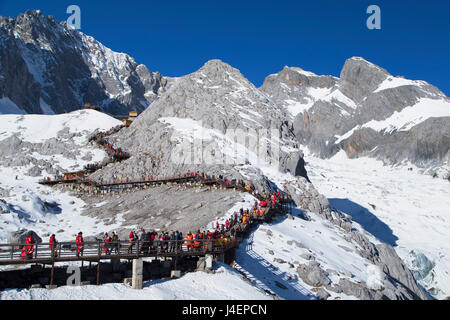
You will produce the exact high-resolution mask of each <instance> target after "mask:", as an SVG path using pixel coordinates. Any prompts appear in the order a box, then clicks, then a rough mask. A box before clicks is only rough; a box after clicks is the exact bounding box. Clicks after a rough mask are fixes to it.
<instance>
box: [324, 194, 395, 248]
mask: <svg viewBox="0 0 450 320" xmlns="http://www.w3.org/2000/svg"><path fill="white" fill-rule="evenodd" d="M328 201H329V202H330V208H331V210H334V211H338V212H343V213H346V214H348V215H349V216H351V217H352V218H353V221H355V222H357V223H359V224H360V225H361V226H362V227H363V228H364V229H365V230H366V231H367V232H369V233H371V234H372V235H373V236H375V237H376V238H377V239H378V240H380V241H382V242H384V243H387V244H389V245H391V246H394V247H395V246H396V245H397V240H398V237H397V236H396V235H394V233H393V231H392V229H391V228H389V226H388V225H387V224H386V223H384V222H383V221H381V220H380V219H379V218H378V217H377V216H375V215H374V214H373V213H371V212H370V211H369V210H368V209H367V208H364V207H362V206H361V205H359V204H357V203H355V202H353V201H351V200H349V199H328Z"/></svg>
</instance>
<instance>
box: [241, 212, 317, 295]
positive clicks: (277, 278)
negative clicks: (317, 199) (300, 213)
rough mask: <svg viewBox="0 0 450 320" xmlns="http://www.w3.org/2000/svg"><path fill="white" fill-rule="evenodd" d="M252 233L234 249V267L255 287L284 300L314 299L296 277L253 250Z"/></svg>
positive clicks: (278, 220)
mask: <svg viewBox="0 0 450 320" xmlns="http://www.w3.org/2000/svg"><path fill="white" fill-rule="evenodd" d="M284 219H285V217H284ZM284 219H283V220H284ZM279 222H280V219H277V221H276V222H275V223H279ZM253 234H254V231H251V234H250V236H249V238H246V239H244V240H243V241H242V242H241V244H240V245H239V248H238V250H236V257H235V266H234V267H235V269H236V270H238V271H239V272H241V273H242V274H244V275H245V277H246V278H247V279H248V280H249V281H250V282H251V283H252V284H253V285H254V286H255V287H257V288H258V289H260V290H262V291H265V292H267V293H268V294H271V295H276V296H278V297H280V298H283V299H286V300H315V299H316V297H315V295H314V294H313V293H312V292H311V291H310V290H309V289H307V288H305V287H303V286H302V285H301V284H300V283H299V281H298V280H297V279H289V278H288V274H286V272H283V271H281V270H280V269H278V268H277V267H275V266H273V265H272V264H271V263H270V262H269V261H267V260H266V259H265V258H264V257H262V256H260V255H259V254H258V253H256V252H255V251H253Z"/></svg>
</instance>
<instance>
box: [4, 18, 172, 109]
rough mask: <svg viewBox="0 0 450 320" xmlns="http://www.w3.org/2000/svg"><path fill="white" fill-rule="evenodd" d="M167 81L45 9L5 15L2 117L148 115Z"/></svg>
mask: <svg viewBox="0 0 450 320" xmlns="http://www.w3.org/2000/svg"><path fill="white" fill-rule="evenodd" d="M166 82H167V80H166V79H165V78H163V77H162V76H161V74H160V73H158V72H150V71H149V70H148V69H147V67H146V66H144V65H142V64H140V65H138V64H137V63H136V62H135V61H134V59H133V58H131V57H130V56H128V55H127V54H124V53H117V52H114V51H112V50H110V49H109V48H107V47H105V46H104V45H102V44H101V43H100V42H98V41H96V40H95V39H94V38H92V37H90V36H87V35H85V34H83V33H81V32H79V31H77V30H73V29H70V28H68V27H67V26H66V23H65V22H62V23H60V22H56V21H55V20H54V18H53V17H52V16H45V15H44V14H43V13H42V12H41V11H39V10H35V11H27V12H25V13H24V14H19V16H18V17H17V18H15V19H14V18H4V17H0V113H19V114H24V113H34V114H59V113H64V112H70V111H73V110H76V109H80V108H83V107H84V104H85V103H90V104H91V105H96V106H101V107H102V109H103V110H104V111H106V112H109V113H112V114H127V113H128V111H131V110H135V111H139V112H140V111H142V110H144V109H146V108H147V107H148V106H149V104H150V103H151V102H153V101H154V100H155V99H157V97H158V94H159V93H161V91H163V90H164V86H165V84H166Z"/></svg>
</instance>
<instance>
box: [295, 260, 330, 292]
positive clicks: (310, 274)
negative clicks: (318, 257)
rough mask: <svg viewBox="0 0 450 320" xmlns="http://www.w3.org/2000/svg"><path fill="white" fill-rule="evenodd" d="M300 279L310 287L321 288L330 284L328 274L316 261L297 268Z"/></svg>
mask: <svg viewBox="0 0 450 320" xmlns="http://www.w3.org/2000/svg"><path fill="white" fill-rule="evenodd" d="M297 272H298V275H299V276H300V278H301V279H302V280H303V281H304V282H305V283H306V284H309V285H310V286H314V287H319V286H326V285H328V284H330V282H331V281H330V279H329V278H328V274H327V273H326V272H325V271H324V270H323V269H322V268H321V267H320V264H319V263H318V262H316V261H310V262H309V263H308V264H302V265H300V266H299V267H298V268H297Z"/></svg>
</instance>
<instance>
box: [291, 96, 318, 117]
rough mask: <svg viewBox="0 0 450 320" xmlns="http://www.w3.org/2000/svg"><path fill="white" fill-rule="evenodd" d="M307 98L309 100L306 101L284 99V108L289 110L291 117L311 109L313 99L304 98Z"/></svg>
mask: <svg viewBox="0 0 450 320" xmlns="http://www.w3.org/2000/svg"><path fill="white" fill-rule="evenodd" d="M305 99H308V100H309V101H308V102H307V103H301V102H298V101H294V100H291V99H286V100H285V102H286V108H287V110H288V111H289V112H290V114H291V115H292V117H294V118H295V117H296V116H297V115H298V114H299V113H303V112H305V111H308V110H309V109H311V107H312V106H313V105H314V103H315V101H314V100H312V99H309V98H305Z"/></svg>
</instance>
